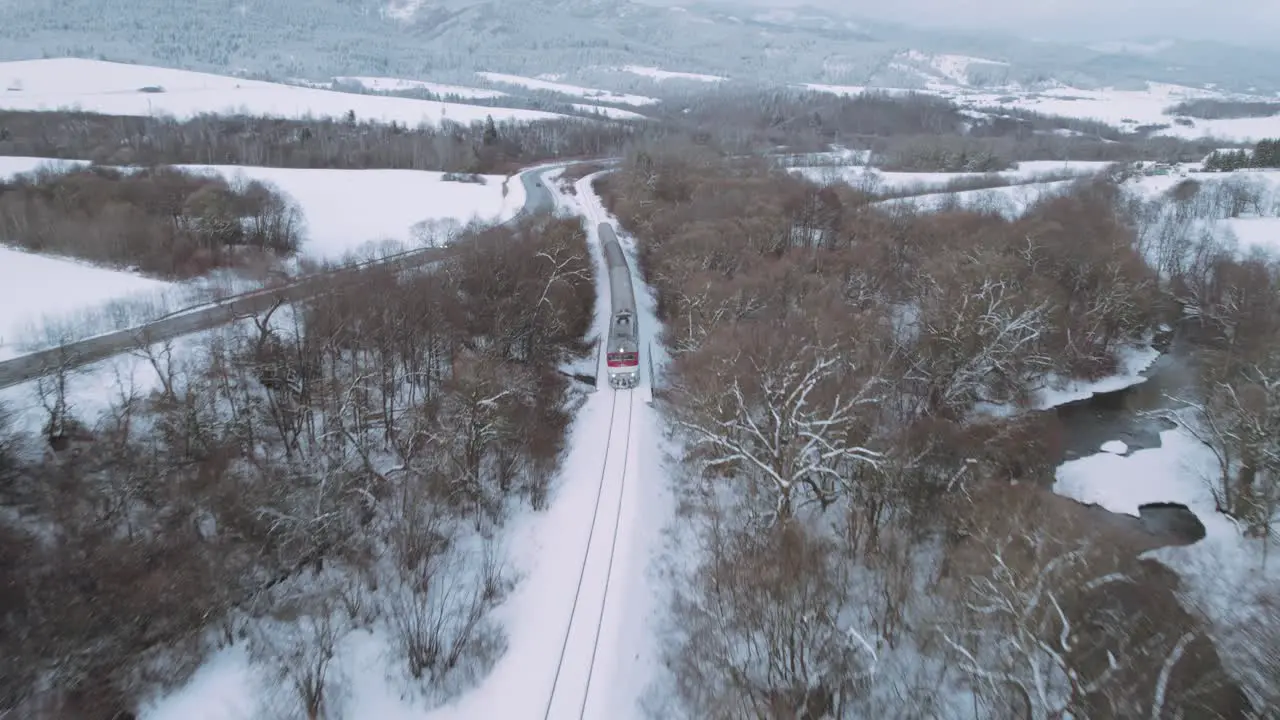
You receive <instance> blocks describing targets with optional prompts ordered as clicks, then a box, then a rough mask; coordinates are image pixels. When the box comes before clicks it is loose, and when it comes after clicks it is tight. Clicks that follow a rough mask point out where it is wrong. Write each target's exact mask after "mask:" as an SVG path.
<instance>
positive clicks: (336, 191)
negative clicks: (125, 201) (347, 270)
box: [177, 165, 525, 261]
mask: <svg viewBox="0 0 1280 720" xmlns="http://www.w3.org/2000/svg"><path fill="white" fill-rule="evenodd" d="M177 167H179V168H181V169H183V170H188V171H191V172H201V173H216V174H219V175H222V176H223V177H225V178H227V179H228V180H232V181H235V180H236V179H237V178H244V179H245V180H258V181H262V182H265V183H269V184H270V185H272V186H274V187H276V188H278V189H279V190H281V191H282V192H284V193H285V194H286V195H288V196H289V197H291V198H293V200H294V201H295V202H297V204H298V207H299V209H300V210H301V211H302V215H303V218H304V219H305V221H306V225H307V227H306V239H305V240H304V241H303V243H302V248H301V250H300V252H301V254H302V256H303V257H306V258H309V259H314V260H327V261H336V260H340V259H342V258H343V257H345V256H347V255H349V254H351V253H353V252H357V251H359V250H361V249H362V248H364V247H367V246H368V245H369V244H371V243H372V244H383V243H388V242H389V243H392V244H396V245H402V246H411V245H413V244H415V241H416V239H415V238H414V226H415V225H417V224H418V223H421V222H424V221H444V220H452V221H455V222H457V223H460V224H465V223H468V222H471V221H473V220H475V221H481V222H504V221H506V220H509V219H510V218H511V217H513V216H514V215H515V214H516V213H517V212H519V211H520V208H521V207H523V206H524V200H525V189H524V183H522V182H521V181H520V179H519V177H517V176H515V175H512V176H510V177H505V176H502V175H480V176H478V178H479V180H481V181H482V182H457V181H450V180H446V179H445V175H446V174H445V173H440V172H434V171H426V170H311V169H295V168H270V167H251V166H245V165H179V166H177Z"/></svg>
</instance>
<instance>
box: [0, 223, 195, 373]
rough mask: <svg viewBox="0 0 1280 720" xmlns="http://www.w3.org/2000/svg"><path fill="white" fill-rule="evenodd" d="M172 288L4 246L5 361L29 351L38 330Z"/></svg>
mask: <svg viewBox="0 0 1280 720" xmlns="http://www.w3.org/2000/svg"><path fill="white" fill-rule="evenodd" d="M173 289H175V285H174V284H172V283H166V282H162V281H160V280H152V279H150V278H145V277H142V276H141V275H137V274H135V273H128V272H122V271H118V270H107V269H104V268H99V267H94V266H93V265H90V264H88V263H84V262H78V261H76V260H71V259H64V258H54V257H48V256H45V255H36V254H34V253H28V252H22V251H20V250H16V249H13V248H8V247H4V246H0V360H7V359H9V358H11V357H14V356H16V355H21V354H23V353H24V352H26V349H25V348H26V347H27V345H28V343H29V342H31V341H33V340H35V337H34V336H35V335H36V333H37V332H38V330H37V328H38V327H39V326H41V325H43V324H44V323H45V322H47V321H48V322H52V323H54V324H55V325H57V324H61V323H67V322H72V321H75V320H76V319H78V318H80V317H83V316H84V315H85V314H86V313H87V312H89V311H91V310H92V309H94V308H98V307H102V306H104V305H106V304H108V303H111V302H113V301H117V302H118V301H128V300H133V301H140V300H141V301H146V302H148V303H149V302H151V301H152V300H153V299H154V298H155V297H157V296H163V295H164V294H165V293H166V292H168V291H172V290H173Z"/></svg>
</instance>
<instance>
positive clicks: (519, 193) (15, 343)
mask: <svg viewBox="0 0 1280 720" xmlns="http://www.w3.org/2000/svg"><path fill="white" fill-rule="evenodd" d="M86 164H87V163H86V162H84V161H78V160H46V159H44V158H26V157H0V180H3V179H5V178H9V177H12V176H13V175H16V174H18V173H24V172H30V171H31V170H34V169H36V168H38V167H40V166H42V165H50V166H53V167H59V166H62V167H66V166H72V165H86ZM179 167H182V168H184V169H187V170H191V171H196V172H205V173H218V174H221V175H223V176H224V177H226V178H227V179H228V180H231V181H235V179H236V178H244V179H247V180H260V181H264V182H268V183H271V184H272V185H274V186H275V187H276V188H277V189H279V190H280V191H282V192H284V193H285V194H287V195H289V196H290V197H291V198H293V200H294V201H295V202H296V203H297V205H298V207H299V210H300V211H301V213H302V216H303V219H304V222H305V228H304V232H305V239H304V241H303V245H302V248H301V252H300V255H301V257H304V258H308V259H312V260H320V261H341V260H345V259H348V258H349V257H351V256H353V255H354V256H365V255H368V254H370V253H371V252H372V253H379V252H382V251H384V250H391V251H398V250H402V249H405V248H406V247H413V246H416V244H417V240H418V239H417V238H416V237H415V227H414V226H415V225H417V224H418V223H432V222H449V221H452V222H456V223H459V224H465V223H467V222H470V221H472V220H479V221H483V222H502V221H505V220H507V219H509V218H511V217H512V216H514V215H515V214H516V213H517V212H519V210H520V209H521V207H523V205H524V201H525V189H524V184H523V183H522V182H521V181H520V178H519V177H518V176H512V177H511V178H510V179H509V180H508V179H507V178H505V177H503V176H501V175H486V176H482V177H484V179H485V181H486V182H485V184H483V185H481V184H477V183H459V182H445V181H443V180H442V179H441V176H442V173H438V172H426V171H416V170H310V169H288V168H265V167H251V166H239V165H225V166H209V165H183V166H179ZM504 181H505V182H506V185H507V188H508V189H507V193H506V196H505V197H504V196H503V191H502V187H503V183H504ZM2 243H3V239H2V238H0V250H2V251H3V253H4V254H3V255H0V360H3V359H5V358H9V357H13V356H15V355H20V354H23V353H25V352H30V351H31V350H33V349H38V348H39V347H44V346H47V345H48V342H46V340H45V336H46V331H45V329H44V328H45V327H48V328H50V329H51V330H54V331H56V332H57V333H58V337H59V338H65V339H82V338H86V337H91V336H93V335H98V334H102V333H106V332H112V331H116V330H122V329H125V328H128V327H136V326H138V325H141V324H144V323H146V322H148V321H151V320H154V319H156V318H158V317H161V316H163V315H167V314H169V313H173V312H177V311H179V310H182V309H184V308H189V307H192V306H196V305H202V304H205V303H208V302H211V301H213V300H215V299H217V298H220V297H225V296H227V295H230V294H233V293H237V292H246V291H249V290H252V289H256V288H258V287H261V284H260V283H259V282H256V281H253V280H250V279H248V278H241V277H237V276H235V275H233V274H231V273H225V272H221V273H216V274H215V275H213V276H210V277H208V278H200V279H196V280H191V281H187V282H181V283H169V282H162V281H158V280H152V279H147V278H143V277H141V276H139V275H137V274H134V273H129V272H125V271H121V270H114V269H108V268H100V267H95V266H92V265H89V264H88V263H84V262H81V261H76V260H72V259H62V258H52V257H46V256H40V255H34V254H31V253H26V252H21V251H18V250H16V249H8V248H4V247H3V246H2ZM51 288H53V289H56V292H55V291H51ZM33 298H41V300H39V301H38V302H36V301H33ZM45 298H47V300H46V299H45Z"/></svg>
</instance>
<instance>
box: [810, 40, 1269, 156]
mask: <svg viewBox="0 0 1280 720" xmlns="http://www.w3.org/2000/svg"><path fill="white" fill-rule="evenodd" d="M975 65H979V66H980V65H986V66H988V67H993V66H996V65H998V63H996V62H993V61H983V60H980V59H978V58H962V57H960V56H938V58H935V68H934V71H933V72H932V73H923V74H922V77H923V78H924V79H925V80H926V81H927V82H926V83H925V87H922V88H881V87H869V86H865V85H829V84H821V83H804V84H802V85H801V87H805V88H807V89H809V90H814V91H817V92H827V93H831V94H835V95H861V94H863V93H868V92H876V93H887V94H891V95H894V94H907V93H923V94H928V95H937V96H939V97H944V98H947V99H949V100H952V101H954V102H955V103H956V104H957V105H959V106H961V107H963V108H969V109H975V108H981V109H983V110H986V111H989V110H998V109H1001V108H1007V109H1020V110H1032V111H1034V112H1038V113H1044V114H1047V115H1061V116H1063V117H1070V118H1078V119H1082V120H1098V121H1101V122H1105V123H1107V124H1109V125H1114V126H1116V127H1119V128H1122V129H1125V130H1134V129H1136V128H1138V127H1140V126H1143V125H1168V126H1169V127H1167V128H1164V129H1161V130H1159V131H1157V133H1156V134H1158V135H1172V136H1177V137H1184V138H1200V137H1206V136H1209V137H1215V138H1220V139H1222V140H1230V141H1257V140H1261V139H1264V138H1272V137H1277V136H1280V115H1275V116H1272V117H1263V118H1223V119H1216V120H1205V119H1201V118H1190V120H1191V122H1192V125H1191V126H1190V127H1188V126H1186V125H1182V124H1178V123H1175V122H1174V120H1175V118H1176V117H1177V116H1176V115H1170V114H1168V113H1167V112H1166V110H1168V108H1169V107H1170V106H1173V105H1176V104H1178V103H1180V102H1183V101H1185V100H1197V99H1217V100H1254V101H1256V100H1270V101H1275V98H1274V97H1261V96H1246V95H1237V94H1230V93H1224V92H1220V91H1217V90H1206V89H1200V88H1193V87H1186V86H1182V85H1172V84H1169V83H1154V82H1153V83H1147V88H1146V89H1144V90H1119V89H1115V88H1102V89H1082V88H1075V87H1069V86H1065V85H1059V86H1057V87H1052V88H1048V89H1042V90H1029V89H1027V88H1022V87H996V88H983V89H978V88H974V87H969V86H967V85H964V84H960V83H958V82H957V76H962V75H964V74H967V73H968V72H969V71H970V69H971V68H972V67H973V66H975Z"/></svg>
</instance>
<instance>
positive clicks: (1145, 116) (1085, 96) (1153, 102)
mask: <svg viewBox="0 0 1280 720" xmlns="http://www.w3.org/2000/svg"><path fill="white" fill-rule="evenodd" d="M939 94H942V95H944V96H947V95H949V96H950V97H951V98H952V99H954V100H955V101H956V102H957V103H958V104H960V105H962V106H967V107H988V108H996V107H999V108H1017V109H1022V110H1033V111H1035V112H1038V113H1044V114H1046V115H1061V116H1063V117H1072V118H1081V119H1085V120H1099V121H1101V122H1105V123H1107V124H1108V125H1114V126H1115V127H1119V128H1122V129H1125V130H1133V129H1134V128H1137V127H1139V126H1142V125H1169V126H1170V127H1168V128H1166V129H1163V130H1160V131H1159V132H1158V133H1157V134H1159V135H1172V136H1176V137H1184V138H1199V137H1205V136H1210V137H1215V138H1221V139H1223V140H1239V141H1256V140H1260V139H1264V138H1269V137H1276V136H1280V115H1277V116H1272V117H1263V118H1224V119H1218V120H1204V119H1201V118H1191V121H1192V123H1193V125H1192V126H1191V127H1186V126H1184V125H1179V124H1177V123H1175V122H1174V118H1175V117H1176V116H1175V115H1169V114H1167V113H1166V112H1165V111H1166V110H1167V109H1168V108H1169V107H1170V106H1172V105H1176V104H1178V103H1180V102H1183V101H1186V100H1200V99H1217V100H1231V99H1246V100H1264V99H1265V100H1275V98H1260V97H1246V96H1238V95H1228V94H1225V93H1221V92H1216V91H1213V90H1200V89H1196V88H1191V87H1185V86H1181V85H1170V84H1166V83H1148V84H1147V89H1146V90H1116V89H1111V88H1108V89H1102V90H1082V89H1079V88H1072V87H1060V88H1052V89H1049V90H1044V91H1039V92H1022V93H1005V92H1003V91H997V92H990V93H967V92H954V93H946V92H943V93H939Z"/></svg>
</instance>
